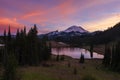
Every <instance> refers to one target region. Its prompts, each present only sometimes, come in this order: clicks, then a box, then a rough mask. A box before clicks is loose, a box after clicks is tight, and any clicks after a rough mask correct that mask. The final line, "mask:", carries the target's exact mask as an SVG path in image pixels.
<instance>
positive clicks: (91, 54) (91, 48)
mask: <svg viewBox="0 0 120 80" xmlns="http://www.w3.org/2000/svg"><path fill="white" fill-rule="evenodd" d="M93 48H94V46H93V44H91V45H90V57H91V58H93Z"/></svg>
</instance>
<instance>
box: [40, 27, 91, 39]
mask: <svg viewBox="0 0 120 80" xmlns="http://www.w3.org/2000/svg"><path fill="white" fill-rule="evenodd" d="M87 34H89V32H88V31H87V30H85V29H83V28H82V27H80V26H71V27H69V28H67V29H66V30H63V31H58V30H56V31H53V32H49V33H47V34H44V35H41V36H42V37H44V36H45V35H46V36H48V39H50V40H51V39H57V38H61V39H69V38H71V37H75V36H83V35H87ZM41 36H40V37H41Z"/></svg>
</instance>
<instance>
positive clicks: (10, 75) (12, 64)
mask: <svg viewBox="0 0 120 80" xmlns="http://www.w3.org/2000/svg"><path fill="white" fill-rule="evenodd" d="M6 59H7V60H6V63H5V64H4V73H3V80H17V71H16V69H17V62H16V58H15V56H14V55H13V54H9V55H7V58H6Z"/></svg>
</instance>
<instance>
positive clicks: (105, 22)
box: [84, 14, 120, 31]
mask: <svg viewBox="0 0 120 80" xmlns="http://www.w3.org/2000/svg"><path fill="white" fill-rule="evenodd" d="M118 22H120V14H115V15H111V16H109V17H105V18H102V19H100V20H97V21H92V22H91V21H90V22H87V23H84V25H85V26H86V29H88V30H89V31H95V30H106V29H107V28H108V27H113V26H114V25H115V24H116V23H118Z"/></svg>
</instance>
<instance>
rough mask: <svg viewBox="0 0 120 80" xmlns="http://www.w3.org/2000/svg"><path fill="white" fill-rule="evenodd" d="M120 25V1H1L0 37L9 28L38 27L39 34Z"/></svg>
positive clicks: (101, 28)
mask: <svg viewBox="0 0 120 80" xmlns="http://www.w3.org/2000/svg"><path fill="white" fill-rule="evenodd" d="M118 22H120V0H0V34H2V33H3V31H4V29H7V28H8V26H9V25H10V26H11V29H12V32H13V33H14V32H16V29H17V28H23V27H24V26H26V27H27V30H28V29H29V28H30V27H32V26H33V24H37V27H38V30H39V33H40V34H41V33H47V32H50V31H55V30H59V31H61V30H64V29H66V28H68V27H70V26H72V25H77V26H82V27H83V28H85V29H86V30H88V31H90V32H92V31H96V30H105V29H107V28H108V27H112V26H113V25H115V24H116V23H118Z"/></svg>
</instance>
